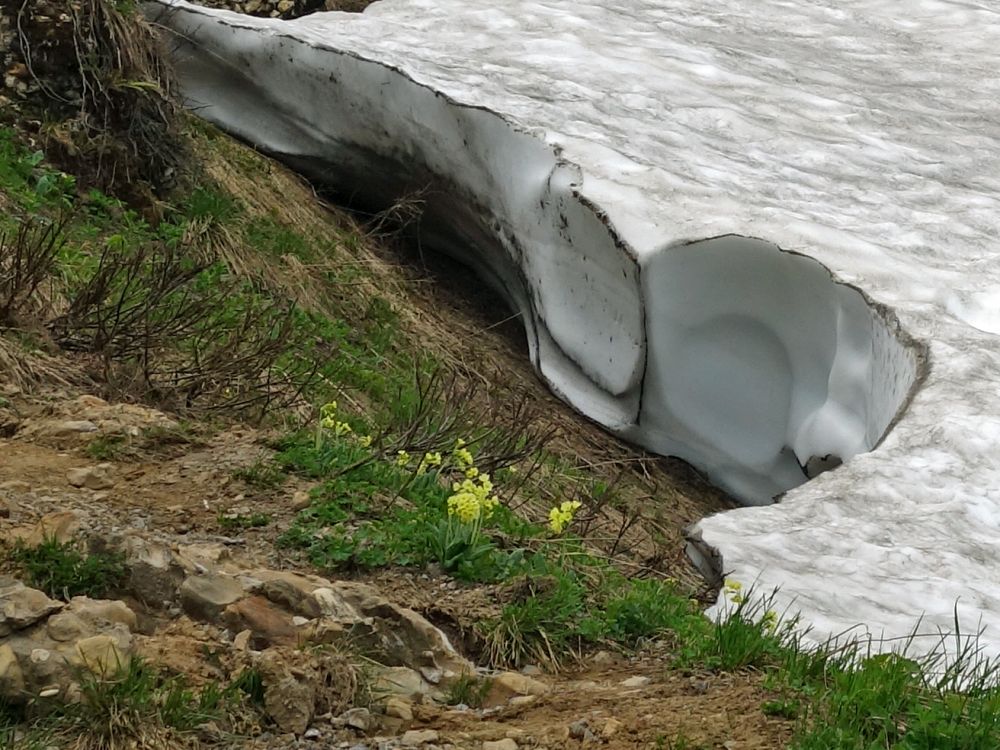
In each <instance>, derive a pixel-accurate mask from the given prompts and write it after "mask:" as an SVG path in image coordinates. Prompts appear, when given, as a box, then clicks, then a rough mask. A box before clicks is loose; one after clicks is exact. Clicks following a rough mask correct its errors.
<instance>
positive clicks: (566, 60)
mask: <svg viewBox="0 0 1000 750" xmlns="http://www.w3.org/2000/svg"><path fill="white" fill-rule="evenodd" d="M620 5H621V4H612V3H596V4H588V5H586V6H580V5H579V4H577V3H572V2H568V1H567V2H565V3H560V2H556V3H549V4H546V5H544V6H542V5H539V4H537V3H532V2H528V1H527V0H514V1H512V2H509V3H505V4H504V5H503V7H502V8H498V7H495V6H496V3H495V2H489V1H488V0H433V2H432V1H431V0H381V1H380V2H379V3H377V4H375V5H373V6H371V7H370V8H369V10H368V11H366V12H365V13H364V14H362V15H348V14H340V13H329V14H317V15H313V16H309V17H306V18H304V19H300V20H298V21H294V22H279V21H268V20H259V19H252V18H248V17H245V16H240V15H236V14H233V13H228V12H223V11H211V10H205V9H202V8H197V7H195V6H192V5H189V4H187V3H185V2H182V1H181V0H178V1H177V2H169V0H161V2H158V3H155V4H154V6H155V8H154V11H153V12H154V13H158V14H159V15H158V20H159V21H160V23H162V24H163V25H164V26H166V27H168V28H169V29H170V30H171V31H173V32H174V33H175V39H176V40H177V51H176V62H177V65H178V68H179V72H180V76H181V81H182V84H183V88H184V91H185V94H186V96H187V97H188V98H189V100H190V102H191V103H192V105H193V106H195V107H197V108H198V110H199V112H200V114H202V115H203V116H205V117H206V118H208V119H209V120H212V121H214V122H216V123H218V124H219V125H220V126H222V127H223V128H225V129H227V130H229V131H230V132H233V133H235V134H237V135H239V136H241V137H243V138H245V139H247V140H249V141H251V142H253V143H254V144H256V145H257V146H258V147H260V148H262V149H263V150H265V151H267V152H269V153H272V154H274V155H276V156H278V157H279V158H282V159H285V160H286V161H288V162H289V163H291V164H293V165H294V166H295V167H296V168H298V169H300V170H301V171H303V172H304V173H306V174H308V175H310V176H311V177H313V178H314V179H317V180H321V181H325V182H335V183H339V184H342V185H344V184H349V185H351V186H352V190H354V191H356V192H357V193H359V194H361V195H362V196H363V197H365V198H367V199H368V200H370V201H371V202H374V203H385V202H387V201H390V200H392V199H394V198H396V197H399V196H400V195H403V194H405V193H407V192H408V191H411V190H418V189H419V190H423V191H424V193H423V195H424V197H425V199H426V201H427V204H426V205H427V210H428V215H427V218H426V219H425V221H424V222H423V225H424V227H425V228H426V230H427V231H428V233H429V235H430V241H432V242H433V243H434V244H435V245H437V246H438V247H440V248H442V249H444V250H446V251H447V252H449V253H451V254H452V255H454V256H455V257H457V258H459V259H460V260H463V261H464V262H466V263H468V264H470V265H472V266H474V267H475V268H477V270H478V271H479V272H480V274H481V275H482V276H483V277H484V278H485V279H487V280H488V281H489V282H490V283H491V284H492V285H493V286H494V287H496V288H497V289H498V290H499V291H501V292H502V293H503V294H504V295H505V296H506V298H507V299H508V300H509V301H510V304H511V306H512V307H513V308H514V309H515V310H517V311H518V312H520V313H521V315H522V318H523V320H524V322H525V328H526V332H527V335H528V340H529V347H530V352H531V357H532V361H533V363H534V364H535V366H536V368H537V369H538V370H539V372H540V373H541V375H542V376H543V377H544V378H545V379H546V381H547V382H548V383H549V384H550V385H551V386H552V388H553V390H555V391H556V392H557V393H558V394H559V395H560V396H561V397H562V398H564V399H565V400H566V401H568V402H569V403H570V404H572V405H573V406H574V407H575V408H577V409H578V410H580V411H581V412H583V413H584V414H586V415H587V416H589V417H591V418H592V419H594V420H595V421H597V422H599V423H601V424H602V425H604V426H605V427H607V428H608V429H610V430H612V431H614V432H616V433H618V434H620V435H622V436H624V437H626V438H627V439H629V440H631V441H633V442H636V443H639V444H641V445H644V446H646V447H648V448H650V449H652V450H654V451H658V452H661V453H664V454H672V455H679V456H681V457H683V458H685V459H687V460H689V461H690V462H692V463H693V464H695V465H696V466H699V467H700V468H702V469H704V470H705V471H706V472H708V473H709V475H710V476H711V477H712V478H713V479H714V480H715V481H716V482H717V483H719V484H720V485H722V486H724V487H726V488H727V489H729V490H730V491H731V492H733V493H734V494H735V495H737V496H738V497H740V498H742V499H743V500H744V502H747V503H748V504H761V503H767V502H769V501H770V499H771V497H772V496H774V495H776V494H778V493H782V492H787V494H786V495H785V496H784V498H783V501H782V502H781V503H780V504H777V505H771V506H769V507H767V508H759V509H757V508H755V509H745V510H740V511H734V512H730V513H724V514H720V515H718V516H714V517H711V518H708V519H705V520H704V521H702V522H701V523H700V524H699V525H698V528H697V529H696V530H695V531H694V536H695V537H696V538H697V539H698V542H699V545H701V548H702V549H712V550H715V551H717V552H718V553H719V554H720V555H721V560H722V563H721V566H722V568H723V569H724V570H726V571H731V572H732V574H733V575H735V576H737V577H739V578H742V579H744V580H747V581H749V580H756V581H757V583H758V586H761V587H763V588H765V589H770V588H771V587H772V586H780V587H781V594H780V596H781V597H782V598H784V600H785V601H786V602H792V601H794V603H795V607H794V608H795V609H799V610H801V611H802V612H803V615H804V616H805V618H806V620H807V621H808V622H810V623H811V624H812V625H814V627H816V631H815V632H816V633H817V635H818V636H820V637H825V636H826V635H829V634H830V633H835V632H840V631H842V630H844V629H845V628H847V627H849V626H851V625H853V624H855V623H858V622H861V623H863V624H865V625H866V626H867V627H868V628H869V629H870V630H871V631H872V632H874V633H875V634H876V635H878V634H880V633H884V634H886V635H889V636H899V635H905V634H907V633H909V632H910V630H912V628H913V626H914V624H915V622H916V620H917V618H918V617H920V616H921V615H923V616H924V624H925V625H926V626H928V627H930V628H932V629H933V628H935V627H938V626H940V627H944V628H948V627H950V626H951V624H952V622H953V614H954V608H955V602H956V600H958V601H959V613H960V615H962V616H964V618H965V620H966V621H968V620H969V619H970V618H971V619H972V620H973V621H974V622H980V621H981V622H982V623H983V624H989V625H990V626H991V627H992V628H993V629H995V628H996V627H1000V588H998V587H997V586H994V585H993V584H992V583H990V580H991V579H992V577H993V576H992V574H991V573H990V570H991V566H990V561H991V560H992V559H993V555H994V554H995V547H996V541H995V539H996V538H997V535H998V534H1000V450H998V448H1000V389H998V388H997V387H996V380H997V372H1000V345H998V339H997V337H996V336H995V335H993V333H994V332H995V330H996V329H998V328H1000V326H998V325H997V323H996V321H997V320H998V319H1000V311H998V310H994V309H993V306H994V305H995V304H996V303H997V300H998V299H1000V295H998V294H997V293H996V290H997V289H1000V271H998V268H1000V258H998V257H997V256H998V251H997V249H996V245H995V240H996V237H997V234H998V232H997V230H998V227H1000V219H997V217H998V216H1000V199H998V197H997V196H998V194H1000V182H998V178H997V177H996V175H998V174H1000V118H998V117H996V116H995V115H996V114H997V112H996V106H995V102H996V101H997V100H998V95H1000V91H998V90H997V89H998V86H1000V84H997V83H993V81H995V80H996V79H995V77H994V76H993V75H992V69H991V66H990V65H988V64H987V62H986V61H987V60H988V59H989V52H990V50H992V49H995V46H996V44H997V43H1000V31H997V29H1000V26H998V25H997V24H996V23H995V22H996V20H997V19H996V17H995V16H994V15H993V14H991V12H989V11H985V10H983V11H973V10H966V11H964V13H965V14H967V15H973V16H977V22H976V23H971V22H969V19H964V20H962V19H959V18H958V16H956V15H955V14H954V13H951V12H950V10H954V8H952V7H951V4H950V3H948V2H942V3H939V4H938V5H936V6H934V7H927V8H922V9H921V10H920V11H919V12H914V13H912V14H908V16H907V18H906V19H899V18H898V17H897V14H895V13H892V12H889V11H888V10H887V9H886V4H885V3H882V2H878V0H846V6H845V2H838V3H832V2H831V3H816V4H809V5H808V7H802V8H794V9H790V8H788V7H787V6H786V5H784V4H782V3H779V2H777V0H764V6H767V7H764V6H760V7H758V6H757V5H755V6H754V8H752V9H744V8H743V6H742V5H739V6H738V7H737V5H738V4H735V3H721V4H720V3H716V2H709V0H695V1H694V2H690V1H687V2H684V3H677V2H671V1H670V0H657V1H654V0H649V1H648V2H640V3H636V4H634V6H631V7H628V8H623V7H620ZM772 5H773V7H770V6H772ZM730 6H733V7H730ZM848 6H849V7H848ZM959 15H962V14H959ZM980 15H983V16H988V18H986V17H984V18H978V16H980ZM963 18H964V16H963ZM990 20H992V21H994V23H993V24H992V25H990V23H989V21H990ZM944 31H947V32H948V33H949V34H950V35H952V36H953V37H954V38H956V39H959V40H961V41H962V43H963V45H964V46H961V47H960V48H959V49H958V51H956V49H955V48H954V47H953V46H950V47H949V49H948V50H943V49H942V48H939V47H938V46H937V45H936V44H933V43H932V42H933V41H934V40H935V39H938V38H940V35H941V34H942V33H943V32H944ZM977 71H978V73H977ZM945 113H946V114H945ZM755 238H760V239H755ZM917 342H922V343H917ZM928 362H932V363H933V367H929V365H928ZM918 385H919V388H918ZM893 425H894V426H893ZM891 426H892V429H891V430H890V429H889V428H890V427H891ZM887 431H888V432H887ZM840 461H845V462H846V463H844V465H843V466H841V467H840V468H837V469H836V470H835V471H828V472H825V473H822V475H821V476H818V478H816V479H813V480H812V481H810V482H807V483H805V484H803V482H804V481H805V480H806V478H807V475H814V474H818V473H819V472H820V471H821V470H822V469H824V468H829V467H831V466H834V465H836V464H838V463H839V462H840ZM820 560H821V561H822V562H820ZM994 637H996V638H997V641H996V642H997V643H1000V632H998V633H995V634H994Z"/></svg>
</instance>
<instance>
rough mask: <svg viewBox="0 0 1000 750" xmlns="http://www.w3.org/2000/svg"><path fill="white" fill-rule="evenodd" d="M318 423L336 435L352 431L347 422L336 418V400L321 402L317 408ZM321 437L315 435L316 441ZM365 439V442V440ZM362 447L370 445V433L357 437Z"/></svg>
mask: <svg viewBox="0 0 1000 750" xmlns="http://www.w3.org/2000/svg"><path fill="white" fill-rule="evenodd" d="M319 424H320V427H321V428H322V429H324V430H330V431H331V432H332V433H333V434H334V435H336V436H337V437H343V436H344V435H350V434H352V433H353V432H354V430H353V429H352V428H351V425H349V424H348V423H347V422H342V421H340V420H339V419H337V402H336V401H330V402H328V403H325V404H323V406H321V407H320V410H319ZM320 439H321V436H320V435H317V441H318V440H320ZM366 441H367V442H366ZM358 442H360V443H361V446H362V447H363V448H367V447H368V446H369V445H371V442H372V439H371V436H370V435H366V436H365V437H363V438H359V441H358Z"/></svg>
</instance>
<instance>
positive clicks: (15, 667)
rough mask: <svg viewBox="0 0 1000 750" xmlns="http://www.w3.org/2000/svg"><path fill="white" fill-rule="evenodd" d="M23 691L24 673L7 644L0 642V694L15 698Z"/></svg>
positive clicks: (12, 650)
mask: <svg viewBox="0 0 1000 750" xmlns="http://www.w3.org/2000/svg"><path fill="white" fill-rule="evenodd" d="M22 693H24V674H23V673H22V672H21V666H20V665H19V664H18V662H17V655H16V654H15V653H14V649H12V648H11V647H10V645H9V644H6V643H4V644H0V696H11V697H14V698H15V699H16V698H17V697H19V696H20V695H21V694H22Z"/></svg>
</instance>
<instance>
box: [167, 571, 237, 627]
mask: <svg viewBox="0 0 1000 750" xmlns="http://www.w3.org/2000/svg"><path fill="white" fill-rule="evenodd" d="M179 593H180V599H181V606H182V607H183V608H184V611H185V612H187V613H188V614H189V615H191V617H194V618H196V619H199V620H204V621H206V622H218V621H219V619H220V618H221V616H222V613H223V611H225V609H226V607H228V606H229V605H230V604H233V603H235V602H237V601H239V600H240V599H242V598H243V586H242V585H241V584H240V582H239V581H237V580H236V579H235V578H232V577H231V576H225V575H218V574H209V575H193V576H188V577H187V578H185V579H184V583H182V584H181V588H180V592H179Z"/></svg>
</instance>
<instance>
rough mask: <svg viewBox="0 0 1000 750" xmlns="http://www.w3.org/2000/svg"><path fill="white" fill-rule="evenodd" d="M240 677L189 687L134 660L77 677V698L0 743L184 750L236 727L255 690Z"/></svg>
mask: <svg viewBox="0 0 1000 750" xmlns="http://www.w3.org/2000/svg"><path fill="white" fill-rule="evenodd" d="M256 680H257V687H256V688H255V687H254V681H253V674H252V673H247V672H244V673H243V674H242V675H241V676H240V677H239V678H237V680H236V681H234V682H233V683H232V684H230V685H226V686H223V685H219V684H217V683H209V684H207V685H205V686H204V687H202V688H201V689H198V690H196V689H193V688H191V687H189V686H188V685H187V684H186V683H185V682H184V680H183V679H182V678H180V677H168V676H166V675H164V674H163V673H161V672H160V671H159V670H157V669H155V668H153V667H152V666H151V665H149V664H148V663H146V662H145V661H143V660H142V659H140V658H138V657H133V658H131V659H129V660H128V661H127V662H125V663H123V664H121V665H119V666H118V668H117V669H116V670H115V672H114V673H113V674H111V675H109V676H107V677H99V676H97V675H94V674H92V673H90V672H86V671H84V672H81V674H80V677H79V680H78V683H79V685H80V692H81V700H80V701H78V702H76V703H69V704H63V705H59V706H54V707H52V709H51V710H50V711H49V712H48V713H46V714H45V715H43V716H40V717H38V718H35V719H34V720H30V719H28V720H24V719H22V721H21V723H18V724H12V725H10V726H9V728H7V730H6V731H7V732H8V737H6V738H5V737H4V728H3V727H2V726H0V739H6V740H7V741H8V744H4V747H5V748H6V747H10V748H11V749H12V750H34V748H36V747H38V748H43V747H44V748H49V747H66V748H74V750H125V749H126V748H129V749H134V750H158V749H159V748H164V747H189V746H192V745H196V744H199V743H198V738H199V737H200V738H202V739H207V738H208V737H209V736H210V734H211V733H213V732H214V733H220V731H224V730H225V729H226V727H227V726H229V725H233V724H240V725H242V724H244V723H245V719H246V717H247V716H248V715H252V711H253V708H252V705H253V704H254V701H255V700H256V696H255V692H254V691H256V692H258V693H259V676H257V678H256Z"/></svg>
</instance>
